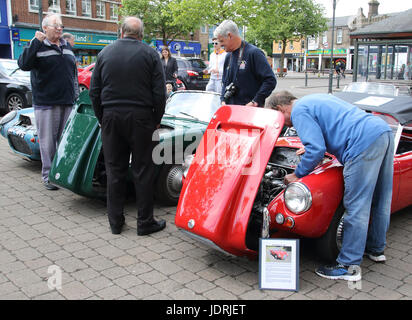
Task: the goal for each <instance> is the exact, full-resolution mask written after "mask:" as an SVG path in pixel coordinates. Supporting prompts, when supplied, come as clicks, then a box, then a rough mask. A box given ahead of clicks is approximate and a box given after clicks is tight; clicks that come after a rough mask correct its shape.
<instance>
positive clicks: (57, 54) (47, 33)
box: [18, 13, 77, 190]
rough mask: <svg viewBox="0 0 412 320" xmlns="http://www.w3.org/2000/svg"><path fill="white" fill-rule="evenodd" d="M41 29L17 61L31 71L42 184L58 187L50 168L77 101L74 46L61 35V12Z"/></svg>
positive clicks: (47, 20) (22, 67) (24, 68)
mask: <svg viewBox="0 0 412 320" xmlns="http://www.w3.org/2000/svg"><path fill="white" fill-rule="evenodd" d="M42 28H43V31H44V33H43V32H40V31H36V34H35V36H34V38H33V39H32V40H31V42H30V44H29V46H28V47H26V48H25V49H24V51H23V53H22V54H21V55H20V57H19V60H18V64H19V67H20V68H21V69H22V70H25V71H30V78H31V86H32V94H33V107H34V115H35V118H36V126H37V134H38V137H39V145H40V155H41V161H42V178H43V183H44V186H45V187H46V189H48V190H57V189H58V188H57V187H56V186H54V185H52V184H50V183H49V171H50V166H51V163H52V161H53V158H54V154H55V153H56V148H57V143H58V141H59V139H60V136H61V134H62V131H63V129H64V126H65V124H66V121H67V119H68V117H69V115H70V112H71V111H72V108H73V104H74V101H75V96H76V94H75V83H76V82H77V79H76V76H77V70H76V59H75V57H74V54H73V51H72V49H71V46H70V45H69V44H68V43H67V41H66V40H64V39H63V38H62V32H63V28H64V27H63V24H62V20H61V17H60V15H58V14H55V13H53V14H49V15H47V16H46V17H45V18H44V19H43V21H42Z"/></svg>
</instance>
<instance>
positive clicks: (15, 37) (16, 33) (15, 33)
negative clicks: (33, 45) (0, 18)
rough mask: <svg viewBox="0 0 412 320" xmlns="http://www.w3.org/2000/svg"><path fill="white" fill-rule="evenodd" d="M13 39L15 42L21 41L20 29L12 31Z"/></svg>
mask: <svg viewBox="0 0 412 320" xmlns="http://www.w3.org/2000/svg"><path fill="white" fill-rule="evenodd" d="M11 39H12V40H13V41H20V30H19V29H11Z"/></svg>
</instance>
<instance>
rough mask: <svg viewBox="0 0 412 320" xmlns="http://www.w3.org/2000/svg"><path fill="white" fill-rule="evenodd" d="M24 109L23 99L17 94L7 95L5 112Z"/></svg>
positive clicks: (24, 102)
mask: <svg viewBox="0 0 412 320" xmlns="http://www.w3.org/2000/svg"><path fill="white" fill-rule="evenodd" d="M25 107H26V101H25V99H24V97H23V96H22V95H21V94H19V93H17V92H13V93H11V94H9V95H8V96H7V98H6V112H10V111H13V110H20V109H23V108H25Z"/></svg>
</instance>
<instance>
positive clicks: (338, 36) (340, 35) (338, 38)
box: [336, 29, 343, 44]
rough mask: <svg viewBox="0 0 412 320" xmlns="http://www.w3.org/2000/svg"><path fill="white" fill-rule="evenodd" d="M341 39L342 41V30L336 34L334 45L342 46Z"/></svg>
mask: <svg viewBox="0 0 412 320" xmlns="http://www.w3.org/2000/svg"><path fill="white" fill-rule="evenodd" d="M342 39H343V29H338V30H337V32H336V43H337V44H342Z"/></svg>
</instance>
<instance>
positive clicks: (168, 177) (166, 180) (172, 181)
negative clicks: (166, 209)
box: [156, 164, 183, 205]
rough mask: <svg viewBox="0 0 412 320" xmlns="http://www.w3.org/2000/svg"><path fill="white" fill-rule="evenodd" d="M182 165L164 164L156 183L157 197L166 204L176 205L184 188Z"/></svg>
mask: <svg viewBox="0 0 412 320" xmlns="http://www.w3.org/2000/svg"><path fill="white" fill-rule="evenodd" d="M182 176H183V168H182V166H181V165H175V164H172V165H164V166H163V167H162V169H161V170H160V173H159V177H158V179H157V183H156V197H157V198H158V199H159V200H160V201H161V202H162V203H163V204H166V205H176V204H177V202H178V201H179V196H180V191H181V190H182Z"/></svg>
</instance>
